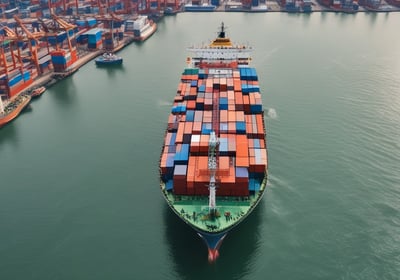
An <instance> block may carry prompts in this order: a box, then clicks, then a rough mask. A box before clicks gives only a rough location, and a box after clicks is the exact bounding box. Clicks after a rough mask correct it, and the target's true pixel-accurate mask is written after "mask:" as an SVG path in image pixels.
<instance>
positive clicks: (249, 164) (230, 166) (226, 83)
mask: <svg viewBox="0 0 400 280" xmlns="http://www.w3.org/2000/svg"><path fill="white" fill-rule="evenodd" d="M217 71H228V72H229V71H233V73H232V72H230V73H229V74H228V75H227V76H225V77H222V76H220V77H218V72H217ZM261 104H262V103H261V95H260V90H259V85H258V79H257V74H256V71H255V69H254V68H239V69H235V70H231V69H229V70H217V69H186V70H185V72H184V73H183V75H182V80H181V83H180V84H179V87H178V90H177V95H176V97H175V100H174V106H173V108H172V112H171V114H170V116H169V120H168V128H167V132H166V136H165V143H164V148H163V153H162V157H161V165H160V166H161V174H162V180H163V181H164V182H165V183H166V188H167V190H173V192H174V193H175V194H178V195H208V188H207V185H208V183H209V179H210V177H209V171H208V145H209V143H208V142H209V137H210V132H211V131H212V130H214V131H216V132H217V136H218V137H219V149H218V150H219V156H218V172H217V180H218V182H217V185H218V189H217V195H219V196H247V195H249V193H250V192H254V191H257V190H259V188H260V182H261V181H262V179H263V177H264V172H265V170H266V165H267V150H266V143H265V135H264V119H263V109H262V105H261ZM214 106H218V108H217V109H218V110H215V108H214ZM213 114H218V115H217V116H215V115H214V116H213ZM216 119H217V120H218V121H217V123H216V121H215V120H216ZM216 126H217V127H216Z"/></svg>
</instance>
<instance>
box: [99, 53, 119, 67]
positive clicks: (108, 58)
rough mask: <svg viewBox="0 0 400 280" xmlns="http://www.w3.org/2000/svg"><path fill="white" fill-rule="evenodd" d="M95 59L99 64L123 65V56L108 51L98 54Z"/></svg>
mask: <svg viewBox="0 0 400 280" xmlns="http://www.w3.org/2000/svg"><path fill="white" fill-rule="evenodd" d="M94 61H95V63H96V65H97V66H109V65H121V64H122V61H123V58H122V57H120V56H117V55H116V54H114V53H110V52H106V53H103V54H102V55H100V56H98V57H97V58H96V59H95V60H94Z"/></svg>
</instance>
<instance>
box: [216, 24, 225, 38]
mask: <svg viewBox="0 0 400 280" xmlns="http://www.w3.org/2000/svg"><path fill="white" fill-rule="evenodd" d="M218 38H225V26H224V22H221V30H220V31H219V33H218Z"/></svg>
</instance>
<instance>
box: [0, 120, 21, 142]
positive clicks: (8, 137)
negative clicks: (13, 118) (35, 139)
mask: <svg viewBox="0 0 400 280" xmlns="http://www.w3.org/2000/svg"><path fill="white" fill-rule="evenodd" d="M17 140H18V131H17V127H16V125H15V123H13V122H11V123H8V124H6V125H4V126H2V127H0V147H1V146H2V145H3V144H5V143H7V142H10V143H12V144H14V145H17V144H18V141H17Z"/></svg>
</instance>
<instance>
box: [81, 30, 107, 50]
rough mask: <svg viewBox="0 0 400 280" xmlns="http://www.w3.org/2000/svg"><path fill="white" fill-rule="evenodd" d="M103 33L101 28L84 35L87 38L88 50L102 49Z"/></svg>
mask: <svg viewBox="0 0 400 280" xmlns="http://www.w3.org/2000/svg"><path fill="white" fill-rule="evenodd" d="M102 33H103V29H101V28H93V29H91V30H89V31H86V32H85V33H84V34H85V35H86V36H87V40H88V48H89V49H90V50H96V49H100V48H101V47H102V43H103V42H102Z"/></svg>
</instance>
